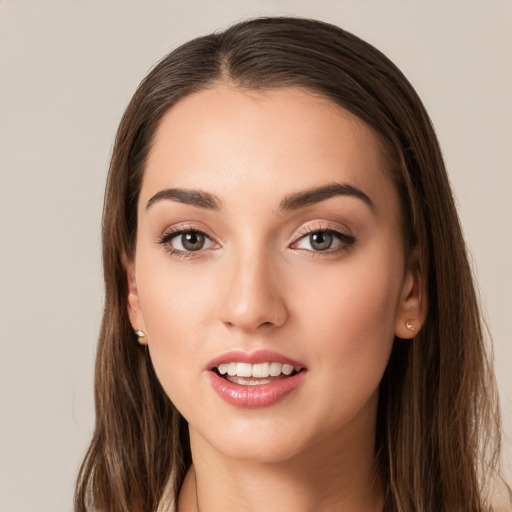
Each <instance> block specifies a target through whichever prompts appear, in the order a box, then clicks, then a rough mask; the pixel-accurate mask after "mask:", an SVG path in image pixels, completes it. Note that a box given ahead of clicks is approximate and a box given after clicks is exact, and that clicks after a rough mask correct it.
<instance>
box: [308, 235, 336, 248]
mask: <svg viewBox="0 0 512 512" xmlns="http://www.w3.org/2000/svg"><path fill="white" fill-rule="evenodd" d="M309 241H310V243H311V247H313V249H316V250H317V251H325V250H326V249H329V248H330V247H331V245H332V234H331V233H329V232H328V231H318V232H316V233H312V234H311V235H309Z"/></svg>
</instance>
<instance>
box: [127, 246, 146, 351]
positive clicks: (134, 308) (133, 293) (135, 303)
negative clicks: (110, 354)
mask: <svg viewBox="0 0 512 512" xmlns="http://www.w3.org/2000/svg"><path fill="white" fill-rule="evenodd" d="M123 266H124V268H125V272H126V279H127V281H128V297H127V309H128V316H129V318H130V323H131V324H132V328H133V330H134V331H143V332H146V326H145V325H144V318H143V316H142V311H141V309H140V301H139V292H138V291H137V282H136V281H135V260H134V259H133V258H132V259H128V258H127V257H126V256H125V257H123ZM139 343H140V344H141V345H147V341H146V337H142V336H139Z"/></svg>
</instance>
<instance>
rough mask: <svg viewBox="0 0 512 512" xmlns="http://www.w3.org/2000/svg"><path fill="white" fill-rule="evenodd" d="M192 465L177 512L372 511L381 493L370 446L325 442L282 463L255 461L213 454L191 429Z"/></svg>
mask: <svg viewBox="0 0 512 512" xmlns="http://www.w3.org/2000/svg"><path fill="white" fill-rule="evenodd" d="M191 441H192V448H193V450H192V453H193V460H194V465H193V467H192V468H191V470H190V471H189V474H188V475H187V479H186V482H185V484H184V487H183V489H182V493H181V495H180V502H179V507H178V510H179V512H189V511H190V512H220V511H223V512H224V511H225V510H237V511H240V512H274V511H275V512H277V511H282V510H293V511H294V512H317V511H318V510H322V512H334V511H336V512H339V511H343V512H377V511H381V510H382V506H383V491H382V484H381V480H380V478H379V476H378V474H377V472H376V466H375V456H374V444H373V441H372V442H370V443H368V442H366V440H364V441H363V440H361V441H360V442H355V443H351V444H350V443H349V444H347V443H340V442H339V440H338V439H325V440H323V441H322V442H319V443H318V444H317V445H315V446H312V447H310V449H308V450H307V451H306V452H302V453H300V454H298V455H296V456H294V457H292V458H290V459H287V460H286V461H278V462H258V461H256V462H255V461H247V460H240V459H233V458H229V457H225V456H221V455H219V454H216V456H212V453H211V452H210V450H209V449H208V447H207V446H206V445H205V446H202V443H203V442H204V440H203V439H202V438H201V437H200V436H199V435H198V434H197V433H195V432H194V431H193V430H191Z"/></svg>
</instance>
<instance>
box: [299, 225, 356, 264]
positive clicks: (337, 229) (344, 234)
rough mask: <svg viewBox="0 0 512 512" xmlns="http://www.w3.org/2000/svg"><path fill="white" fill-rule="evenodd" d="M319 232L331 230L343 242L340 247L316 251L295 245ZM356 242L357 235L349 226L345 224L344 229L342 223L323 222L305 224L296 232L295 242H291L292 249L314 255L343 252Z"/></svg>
mask: <svg viewBox="0 0 512 512" xmlns="http://www.w3.org/2000/svg"><path fill="white" fill-rule="evenodd" d="M318 232H329V233H333V234H334V236H336V237H337V238H338V240H339V241H340V242H341V244H340V246H339V247H336V248H334V249H327V250H325V251H315V250H314V249H303V248H299V247H294V246H295V245H296V244H297V243H298V242H300V241H301V240H303V239H304V238H306V237H307V236H309V235H311V234H313V233H318ZM355 242H356V238H355V236H354V235H353V234H352V232H351V231H350V229H349V228H347V227H346V226H344V229H343V228H342V227H341V226H340V225H334V224H332V223H328V224H322V223H318V221H317V222H316V223H313V224H308V225H305V226H301V228H300V229H299V230H298V231H297V232H296V233H295V234H294V236H293V242H292V243H291V245H290V247H291V248H292V249H295V250H297V251H305V252H308V253H312V255H314V256H322V255H325V256H327V255H329V254H331V255H332V254H335V253H337V252H342V251H345V250H347V249H349V248H350V246H351V245H353V244H354V243H355Z"/></svg>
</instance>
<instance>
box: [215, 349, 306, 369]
mask: <svg viewBox="0 0 512 512" xmlns="http://www.w3.org/2000/svg"><path fill="white" fill-rule="evenodd" d="M225 363H250V364H258V363H281V364H290V365H292V366H293V367H295V368H301V369H303V368H306V367H305V365H304V364H302V363H301V362H299V361H296V360H294V359H290V358H289V357H286V356H284V355H282V354H279V353H277V352H273V351H272V350H257V351H255V352H244V351H242V350H232V351H230V352H226V353H224V354H222V355H220V356H219V357H216V358H215V359H212V360H211V361H210V362H209V363H208V364H207V365H206V368H205V370H211V369H212V368H215V367H217V366H219V364H225Z"/></svg>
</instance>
